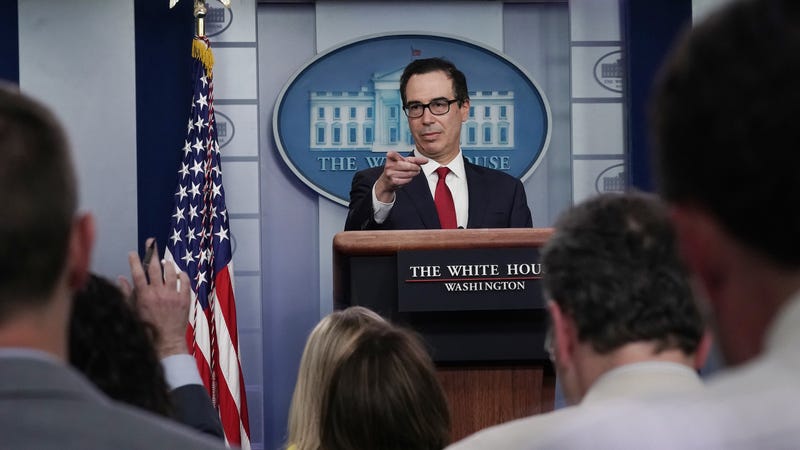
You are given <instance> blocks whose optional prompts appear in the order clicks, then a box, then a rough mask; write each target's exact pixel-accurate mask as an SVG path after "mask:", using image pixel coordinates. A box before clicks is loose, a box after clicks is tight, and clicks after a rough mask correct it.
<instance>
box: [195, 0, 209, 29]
mask: <svg viewBox="0 0 800 450" xmlns="http://www.w3.org/2000/svg"><path fill="white" fill-rule="evenodd" d="M206 13H208V9H206V3H205V2H204V1H203V0H194V23H195V25H196V27H197V28H196V30H195V36H197V37H205V35H206Z"/></svg>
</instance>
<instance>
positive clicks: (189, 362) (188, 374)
mask: <svg viewBox="0 0 800 450" xmlns="http://www.w3.org/2000/svg"><path fill="white" fill-rule="evenodd" d="M161 367H162V368H163V369H164V378H165V379H166V381H167V385H169V388H170V389H177V388H179V387H181V386H185V385H187V384H200V385H202V384H203V380H201V379H200V372H198V371H197V363H196V362H195V361H194V357H193V356H192V355H189V354H188V353H187V354H182V355H170V356H167V357H166V358H163V359H162V360H161Z"/></svg>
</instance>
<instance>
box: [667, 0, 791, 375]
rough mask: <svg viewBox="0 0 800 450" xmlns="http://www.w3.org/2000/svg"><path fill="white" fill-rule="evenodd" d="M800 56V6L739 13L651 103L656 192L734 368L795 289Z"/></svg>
mask: <svg viewBox="0 0 800 450" xmlns="http://www.w3.org/2000/svg"><path fill="white" fill-rule="evenodd" d="M797 54H800V2H797V1H794V0H773V1H740V2H735V3H732V4H730V5H729V6H727V7H726V8H724V9H723V10H721V11H719V12H718V13H716V14H712V15H711V16H710V17H709V18H708V19H707V20H705V21H703V22H702V23H700V24H698V25H697V26H696V27H694V28H693V29H691V30H687V32H686V33H685V34H684V35H683V37H682V39H681V41H680V42H679V43H678V45H677V46H676V48H675V49H674V50H673V52H672V54H671V55H670V57H669V59H668V60H667V62H666V64H665V65H664V67H663V68H662V72H661V74H660V79H659V81H658V83H657V86H656V89H655V93H654V98H653V104H652V107H653V110H652V111H653V131H654V133H653V134H654V144H655V149H656V151H655V158H654V162H655V167H656V172H657V180H658V187H659V190H660V192H661V194H662V195H663V197H664V198H665V199H666V200H667V201H668V203H669V204H670V205H671V208H672V216H673V219H674V221H675V225H676V228H677V232H678V234H679V237H680V240H681V250H682V253H683V255H684V257H685V258H686V261H687V265H688V266H689V268H690V269H691V271H692V272H693V273H694V274H695V275H696V276H697V278H698V280H699V281H700V283H699V286H700V287H702V289H703V290H702V296H703V297H706V298H707V299H708V300H709V301H710V305H711V307H712V309H713V311H714V316H715V324H716V325H717V327H718V329H719V338H720V347H721V349H722V351H723V353H724V354H725V356H726V357H727V359H728V361H729V362H731V363H741V362H744V361H746V360H748V359H750V358H752V357H753V356H755V355H757V354H759V353H760V352H761V351H762V349H763V346H764V336H765V334H766V333H765V331H766V329H767V328H768V326H769V325H770V323H771V322H772V320H773V319H774V317H775V314H776V313H777V312H778V311H779V310H780V309H781V307H782V305H783V303H784V302H785V300H786V299H787V298H788V297H790V295H791V293H792V292H793V291H794V290H795V289H797V287H798V283H797V282H794V281H792V280H791V279H792V278H793V277H796V276H797V271H798V269H800V233H798V232H797V231H798V230H800V209H798V208H797V207H796V206H795V205H796V203H795V202H796V201H797V199H798V198H800V177H798V174H797V168H798V167H800V152H797V151H795V150H793V147H794V145H796V143H797V142H798V141H800V127H798V126H797V123H796V117H798V114H800V89H798V88H797V79H798V77H800V59H798V58H796V57H795V55H797ZM756 299H757V301H756Z"/></svg>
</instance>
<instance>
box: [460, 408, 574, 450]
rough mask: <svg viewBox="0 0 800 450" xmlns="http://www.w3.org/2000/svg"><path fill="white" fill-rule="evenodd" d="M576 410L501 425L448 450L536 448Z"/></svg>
mask: <svg viewBox="0 0 800 450" xmlns="http://www.w3.org/2000/svg"><path fill="white" fill-rule="evenodd" d="M574 412H575V411H574V408H564V409H562V410H558V411H554V412H550V413H546V414H537V415H533V416H528V417H524V418H521V419H516V420H512V421H510V422H505V423H501V424H499V425H495V426H492V427H489V428H486V429H483V430H481V431H478V432H476V433H475V434H473V435H470V436H467V437H466V438H464V439H462V440H460V441H458V442H455V443H454V444H452V445H451V446H449V447H447V450H479V449H487V448H491V449H496V450H502V449H509V450H511V449H519V448H527V447H530V446H534V447H535V444H536V443H537V442H539V440H540V439H542V438H543V437H544V436H545V435H546V434H548V433H549V432H550V431H552V430H553V429H554V428H555V427H557V426H558V424H559V423H562V422H563V421H564V420H566V418H567V417H568V416H570V415H572V414H573V413H574Z"/></svg>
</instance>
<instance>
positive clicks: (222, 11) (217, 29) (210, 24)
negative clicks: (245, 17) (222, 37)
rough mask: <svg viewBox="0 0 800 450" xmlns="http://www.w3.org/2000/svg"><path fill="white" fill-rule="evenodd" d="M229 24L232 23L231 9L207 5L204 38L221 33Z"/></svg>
mask: <svg viewBox="0 0 800 450" xmlns="http://www.w3.org/2000/svg"><path fill="white" fill-rule="evenodd" d="M231 22H233V9H232V8H225V7H223V6H211V5H208V12H207V13H206V18H205V24H206V36H207V37H212V36H216V35H218V34H220V33H222V32H223V31H225V30H227V29H228V28H229V27H230V26H231Z"/></svg>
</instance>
